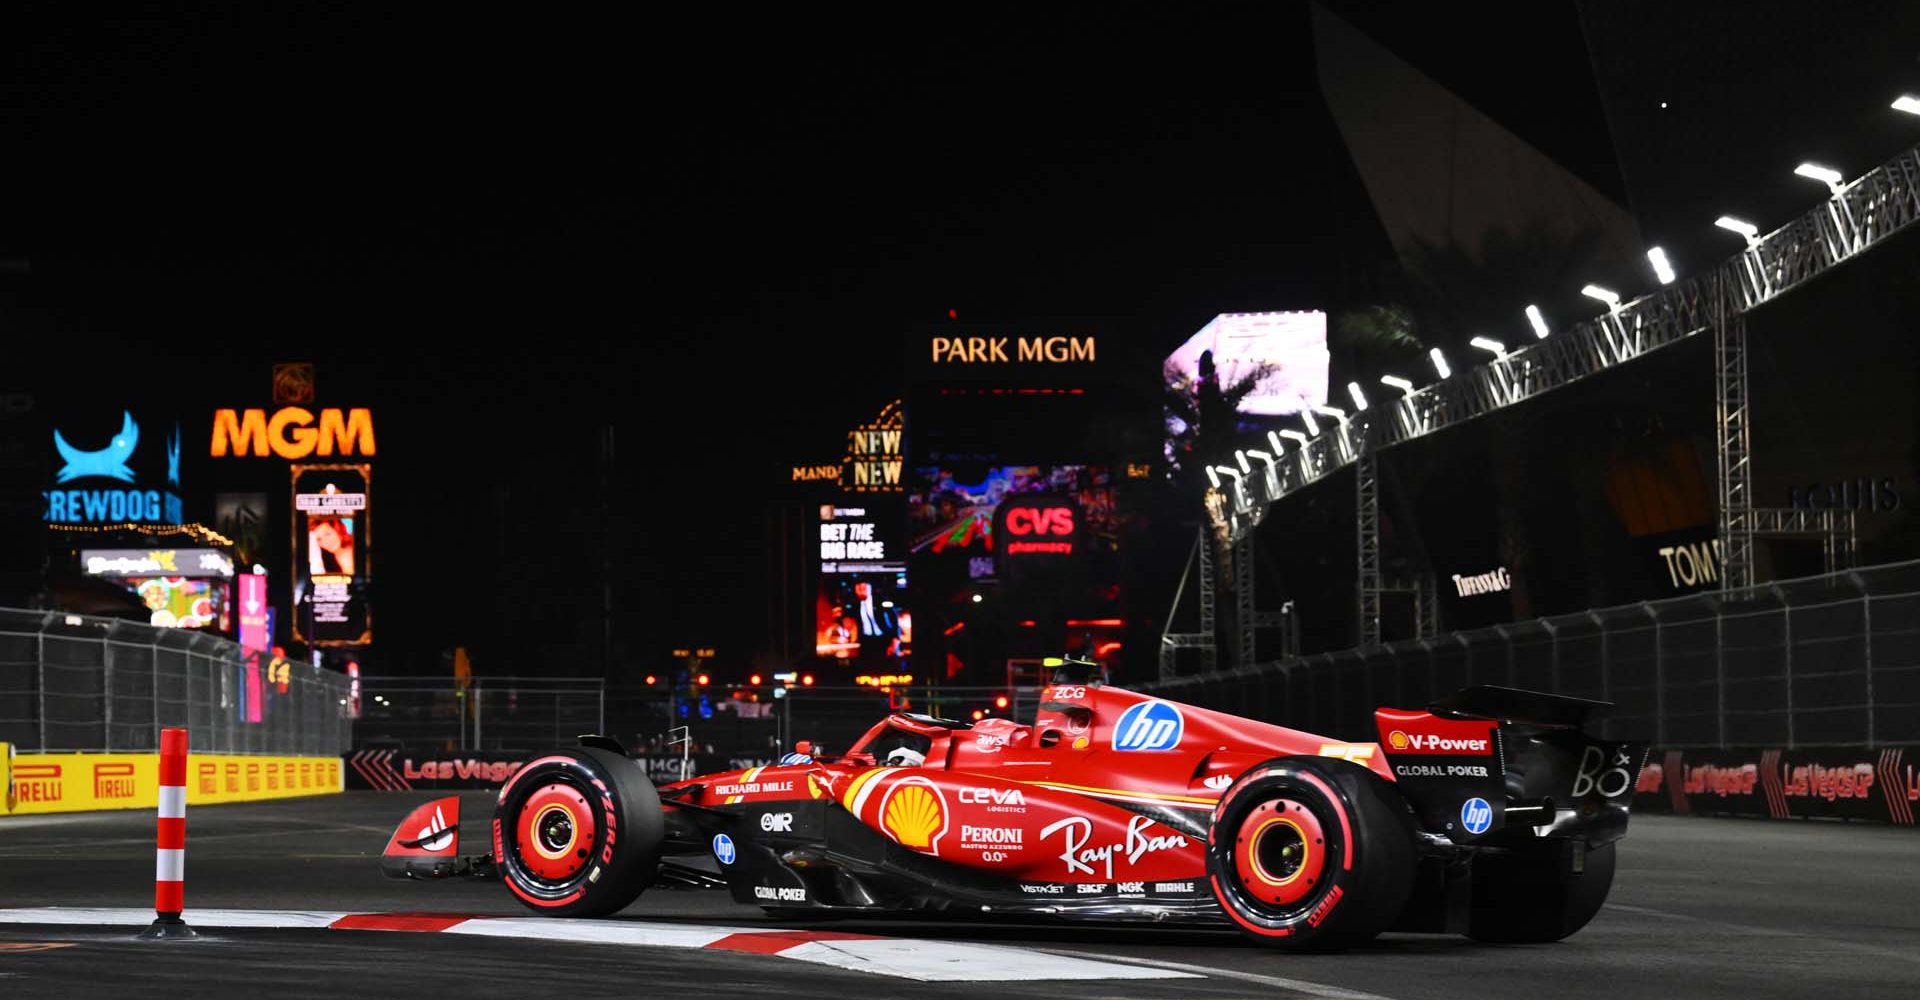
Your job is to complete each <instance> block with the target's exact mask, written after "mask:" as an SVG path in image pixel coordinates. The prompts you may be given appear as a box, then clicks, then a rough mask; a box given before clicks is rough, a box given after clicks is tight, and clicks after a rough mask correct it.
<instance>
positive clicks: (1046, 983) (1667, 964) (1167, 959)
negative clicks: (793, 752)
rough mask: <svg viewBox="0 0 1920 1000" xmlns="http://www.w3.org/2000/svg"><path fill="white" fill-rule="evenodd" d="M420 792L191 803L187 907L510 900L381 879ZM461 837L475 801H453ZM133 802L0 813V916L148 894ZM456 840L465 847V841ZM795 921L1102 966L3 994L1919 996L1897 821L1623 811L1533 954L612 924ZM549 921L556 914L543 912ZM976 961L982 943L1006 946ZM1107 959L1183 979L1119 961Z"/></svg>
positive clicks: (437, 979)
mask: <svg viewBox="0 0 1920 1000" xmlns="http://www.w3.org/2000/svg"><path fill="white" fill-rule="evenodd" d="M433 797H434V796H433V795H430V794H426V793H380V792H362V793H348V794H346V795H343V796H336V797H328V798H322V799H309V800H301V801H288V802H276V803H260V804H252V805H230V806H213V807H205V808H198V809H194V810H192V811H191V812H190V814H189V816H188V820H187V825H188V851H187V885H186V893H187V919H188V922H189V923H191V922H192V921H193V918H194V911H195V910H196V909H201V910H207V909H211V908H216V907H217V908H234V909H250V910H275V911H281V910H316V911H344V912H355V913H377V912H420V911H430V912H436V913H454V914H475V915H495V916H508V917H523V916H526V915H527V913H526V911H525V910H524V909H523V908H522V907H521V906H520V905H519V904H518V903H517V902H515V901H514V900H513V899H512V898H511V897H509V896H508V894H507V892H506V891H505V890H504V889H503V888H502V887H501V886H500V885H499V884H498V883H494V882H441V883H409V882H394V881H389V880H387V879H384V878H382V877H381V876H380V875H379V873H378V871H377V870H376V858H377V857H378V854H379V852H380V850H381V849H382V847H383V846H384V845H385V843H386V838H387V835H388V834H389V833H390V832H391V829H392V824H393V823H395V822H397V821H398V820H399V818H400V817H402V816H403V815H404V814H405V813H406V812H407V811H408V810H409V808H411V806H412V805H414V804H417V803H419V802H423V801H426V800H428V799H430V798H433ZM462 799H463V809H462V819H463V824H462V831H463V848H464V847H465V846H466V845H468V844H475V845H477V844H479V843H481V842H482V840H483V838H484V835H483V828H484V827H485V824H486V819H487V817H488V816H490V815H491V813H490V810H491V796H490V795H488V794H487V793H484V792H475V793H467V794H464V795H463V796H462ZM153 827H154V821H153V816H152V814H151V813H148V812H125V813H95V814H85V815H70V816H47V817H12V818H8V819H0V907H4V908H23V907H65V908H73V907H115V908H125V909H143V908H150V907H151V905H152V900H153V889H152V886H153V883H152V878H153ZM465 838H473V839H471V840H467V839H465ZM614 919H615V920H617V921H619V922H620V923H621V924H623V925H628V926H631V927H633V928H635V929H638V928H641V927H659V926H661V925H669V926H680V925H688V924H701V925H726V926H728V927H733V928H747V929H764V930H769V931H771V930H775V929H779V928H808V927H810V926H811V927H814V928H815V929H819V930H831V931H839V932H852V933H860V934H873V935H882V936H886V937H889V938H896V939H907V941H906V942H905V943H904V944H901V945H900V947H903V948H918V947H923V946H924V947H926V948H929V949H933V948H937V947H939V946H940V945H942V944H945V943H951V942H962V943H966V944H969V945H975V946H979V945H985V946H991V947H993V948H1013V949H1018V951H1019V952H1020V953H1022V954H1030V955H1032V956H1033V957H1034V958H1035V959H1036V960H1051V959H1050V958H1048V957H1049V956H1052V957H1055V958H1057V957H1058V956H1063V955H1073V956H1078V957H1082V958H1090V959H1095V960H1100V961H1103V962H1105V963H1107V964H1108V967H1109V968H1110V969H1111V968H1112V967H1113V966H1115V965H1118V966H1119V967H1120V969H1119V972H1118V973H1115V974H1112V978H1103V979H1097V980H1082V981H1078V982H1062V981H1059V980H1046V979H1031V980H1022V981H1012V982H1008V981H997V982H966V981H954V982H917V981H913V980H909V979H901V978H895V977H890V976H881V975H875V974H870V973H867V972H856V971H846V970H843V969H839V968H834V967H830V966H826V965H816V964H811V963H808V962H801V961H794V960H792V959H789V958H783V957H777V956H771V955H758V954H746V953H739V952H730V951H716V950H706V949H700V948H685V947H679V948H666V947H649V946H637V945H631V944H582V943H566V942H559V941H552V940H536V939H526V938H518V939H516V938H494V937H473V936H466V935H457V934H427V933H393V932H382V931H346V930H328V929H320V928H312V929H271V930H267V929H261V930H227V929H220V930H212V929H209V930H206V931H203V936H202V937H201V938H200V939H198V940H193V941H178V942H142V941H139V940H137V939H136V938H135V937H134V933H135V930H136V928H133V927H122V926H99V925H93V926H88V925H77V926H76V925H71V924H64V925H54V924H40V923H25V924H23V923H0V997H6V998H13V997H63V998H71V997H95V996H99V997H115V998H122V997H131V996H194V997H202V996H204V997H272V998H275V1000H280V998H294V997H362V996H365V997H405V998H408V1000H422V998H428V997H543V998H546V997H569V996H571V997H595V998H598V997H716V998H718V997H726V998H731V997H741V998H755V1000H767V998H770V997H778V996H782V995H785V996H794V997H835V998H841V1000H854V998H868V997H909V996H911V997H920V998H941V1000H944V998H960V997H970V998H971V997H979V996H981V995H988V996H992V997H994V998H996V1000H999V998H1030V997H1048V998H1063V997H1070V998H1074V1000H1097V998H1103V997H1127V998H1132V1000H1138V998H1150V1000H1186V998H1195V1000H1199V998H1208V1000H1212V998H1228V997H1235V998H1238V997H1326V998H1346V1000H1357V998H1361V997H1365V996H1372V997H1387V998H1393V1000H1413V998H1458V1000H1499V998H1508V997H1512V998H1516V1000H1519V998H1524V1000H1545V998H1554V1000H1562V998H1596V1000H1637V998H1642V997H1646V998H1660V1000H1683V998H1719V997H1725V998H1740V1000H1749V998H1771V997H1782V998H1785V997H1794V998H1799V997H1807V996H1813V995H1816V994H1817V995H1818V996H1820V997H1821V998H1822V1000H1850V998H1859V997H1874V998H1878V997H1913V996H1916V995H1920V831H1915V830H1906V829H1896V828H1889V827H1882V826H1869V825H1865V824H1836V823H1823V822H1784V823H1780V822H1768V821H1762V820H1738V819H1698V818H1669V817H1660V816H1638V817H1635V818H1634V820H1633V828H1632V830H1631V832H1630V833H1629V834H1628V836H1627V839H1626V840H1625V841H1624V842H1623V843H1622V845H1621V847H1620V854H1619V870H1618V873H1617V877H1616V880H1615V882H1614V889H1613V894H1612V896H1611V898H1610V899H1609V901H1608V905H1607V907H1606V908H1605V909H1604V910H1603V911H1602V912H1601V913H1600V915H1599V916H1598V917H1596V918H1595V919H1594V921H1593V923H1592V924H1590V925H1588V927H1587V928H1586V929H1585V930H1583V931H1581V932H1580V933H1578V934H1576V935H1574V936H1573V937H1571V938H1569V939H1568V940H1566V941H1563V942H1560V943H1558V944H1552V945H1525V946H1504V947H1503V946H1490V945H1481V944H1477V943H1474V942H1472V941H1468V940H1466V939H1464V938H1454V937H1433V936H1424V935H1399V934H1390V935H1386V936H1383V937H1382V938H1380V939H1378V940H1377V941H1375V942H1374V943H1372V944H1371V945H1368V946H1366V947H1363V948H1360V949H1356V950H1352V951H1348V952H1345V953H1342V954H1337V955H1310V956H1301V955H1287V954H1282V953H1277V952H1272V951H1269V950H1266V949H1264V948H1262V947H1260V946H1259V945H1257V944H1254V943H1252V942H1248V941H1244V940H1243V939H1241V938H1240V937H1239V936H1238V935H1237V934H1236V933H1235V932H1232V931H1192V930H1170V929H1166V928H1130V927H1124V926H1114V927H1089V926H1086V925H1066V926H1062V925H1033V924H1026V925H1015V924H1006V923H952V922H940V923H934V922H929V921H834V922H830V923H823V924H818V925H807V924H796V923H791V922H776V921H772V920H769V919H768V918H767V917H766V916H765V915H763V914H762V913H760V911H759V910H758V909H756V908H754V907H746V906H739V905H736V904H734V903H733V902H732V901H731V900H730V899H729V898H727V896H726V894H725V893H723V892H717V891H694V890H666V889H661V890H653V891H649V892H648V893H647V894H646V895H644V896H642V897H641V899H640V901H639V902H637V903H636V904H634V905H633V906H632V907H630V908H629V909H628V910H626V911H625V912H623V913H622V914H620V915H619V917H617V918H614ZM549 923H551V924H555V925H565V924H571V923H576V922H574V921H543V922H541V923H540V924H538V925H537V926H539V927H543V928H544V927H545V926H546V924H549ZM999 954H1002V955H1005V954H1006V953H1005V952H1000V953H999ZM1128 967H1133V968H1139V969H1142V970H1146V969H1154V970H1158V971H1160V972H1162V973H1165V972H1170V971H1187V972H1193V973H1198V975H1194V976H1192V977H1190V978H1177V979H1142V978H1138V977H1128V976H1127V975H1126V969H1127V968H1128Z"/></svg>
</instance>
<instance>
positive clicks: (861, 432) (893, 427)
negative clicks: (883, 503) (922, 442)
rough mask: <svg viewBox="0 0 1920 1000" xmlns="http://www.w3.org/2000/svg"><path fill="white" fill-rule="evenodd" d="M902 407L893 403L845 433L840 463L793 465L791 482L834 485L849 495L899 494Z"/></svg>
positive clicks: (901, 486)
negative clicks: (845, 446) (845, 439)
mask: <svg viewBox="0 0 1920 1000" xmlns="http://www.w3.org/2000/svg"><path fill="white" fill-rule="evenodd" d="M906 431H907V422H906V417H905V407H904V406H902V405H901V402H900V400H897V399H896V400H894V401H893V402H891V403H888V404H887V405H886V406H884V407H882V408H881V410H880V413H879V415H878V416H875V417H874V418H873V419H872V420H870V421H867V422H866V423H864V424H861V425H859V426H858V427H855V428H853V429H852V430H850V431H848V432H847V450H846V453H845V454H844V455H842V456H841V458H840V461H839V462H835V463H823V464H819V465H796V466H794V467H793V474H792V477H791V481H792V482H796V483H835V484H838V486H839V487H840V489H841V490H842V491H845V492H848V493H901V492H905V490H906V486H905V484H904V483H902V481H901V475H900V472H901V464H902V461H903V459H904V456H905V453H906V451H905V445H906V441H905V438H906Z"/></svg>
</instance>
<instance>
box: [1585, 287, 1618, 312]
mask: <svg viewBox="0 0 1920 1000" xmlns="http://www.w3.org/2000/svg"><path fill="white" fill-rule="evenodd" d="M1580 294H1582V295H1584V296H1586V297H1587V298H1590V299H1599V300H1600V301H1602V302H1605V303H1606V304H1607V308H1609V309H1618V308H1620V296H1618V295H1615V294H1614V293H1613V290H1612V289H1610V288H1601V287H1600V286H1599V285H1588V286H1587V287H1585V288H1582V289H1580Z"/></svg>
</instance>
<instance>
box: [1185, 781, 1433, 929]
mask: <svg viewBox="0 0 1920 1000" xmlns="http://www.w3.org/2000/svg"><path fill="white" fill-rule="evenodd" d="M1414 861H1415V856H1414V842H1413V825H1412V818H1411V815H1410V813H1409V811H1408V809H1407V807H1406V804H1405V802H1403V801H1402V800H1401V799H1400V797H1399V794H1398V793H1397V792H1396V791H1394V789H1393V788H1392V787H1391V786H1389V785H1388V784H1387V783H1386V782H1384V781H1382V780H1380V779H1379V778H1378V777H1376V776H1374V774H1373V773H1372V772H1370V771H1367V770H1366V769H1365V768H1362V767H1359V766H1357V765H1354V764H1351V763H1348V762H1346V761H1341V760H1334V759H1332V758H1321V757H1280V758H1276V759H1274V760H1270V761H1267V762H1266V763H1263V764H1258V765H1255V766H1254V767H1251V768H1249V769H1247V771H1246V772H1245V773H1244V774H1242V775H1240V777H1239V778H1238V779H1237V780H1235V781H1234V783H1233V784H1232V785H1231V786H1229V787H1228V788H1227V790H1226V793H1225V794H1223V795H1221V797H1220V802H1219V804H1218V805H1217V806H1216V807H1215V809H1214V814H1213V823H1212V826H1211V827H1210V828H1209V830H1208V832H1207V872H1208V875H1209V878H1210V880H1211V882H1212V885H1213V893H1214V897H1215V898H1216V899H1217V900H1219V902H1220V906H1221V908H1222V909H1223V910H1225V911H1226V914H1227V916H1228V917H1230V918H1232V920H1233V922H1234V923H1235V924H1237V925H1239V927H1240V929H1241V930H1242V931H1245V932H1246V933H1247V934H1248V935H1249V936H1251V937H1253V938H1255V939H1257V940H1259V941H1261V942H1262V943H1265V944H1269V945H1272V946H1275V947H1279V948H1286V949H1292V950H1302V951H1307V950H1312V951H1327V950H1334V949H1338V948H1343V947H1347V946H1349V945H1352V944H1356V943H1358V942H1361V941H1365V940H1367V939H1369V938H1371V937H1373V936H1374V935H1376V934H1378V933H1380V932H1381V931H1382V930H1385V929H1386V928H1387V926H1388V925H1390V924H1391V923H1393V921H1394V919H1395V918H1396V917H1398V916H1399V915H1400V911H1401V909H1402V908H1403V907H1404V906H1405V905H1406V902H1407V895H1408V893H1409V892H1410V891H1411V889H1412V885H1413V869H1414Z"/></svg>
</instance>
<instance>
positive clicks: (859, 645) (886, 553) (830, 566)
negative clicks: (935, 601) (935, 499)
mask: <svg viewBox="0 0 1920 1000" xmlns="http://www.w3.org/2000/svg"><path fill="white" fill-rule="evenodd" d="M904 520H905V517H904V515H903V513H902V511H901V509H900V499H899V498H898V497H880V496H874V495H871V494H867V495H862V496H856V497H847V498H845V499H843V500H842V501H841V502H840V503H838V504H822V505H821V506H820V510H819V518H818V521H817V523H816V527H815V535H816V546H817V548H816V551H817V553H818V555H819V558H820V586H819V589H818V590H817V591H816V593H815V595H814V652H815V653H816V654H818V655H820V656H825V657H832V658H834V659H837V660H843V661H846V662H848V663H850V664H852V665H854V666H856V667H859V668H868V667H871V668H873V669H875V670H877V671H880V672H882V673H887V672H894V670H895V668H898V667H900V666H901V665H902V664H903V663H904V661H905V657H906V656H907V654H908V653H909V652H910V651H911V649H912V644H913V616H912V614H911V613H910V612H909V611H908V610H907V607H906V590H907V555H906V546H905V545H904V544H903V543H902V541H903V540H902V532H901V527H902V523H903V521H904Z"/></svg>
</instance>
